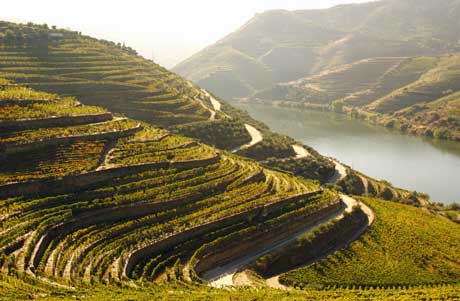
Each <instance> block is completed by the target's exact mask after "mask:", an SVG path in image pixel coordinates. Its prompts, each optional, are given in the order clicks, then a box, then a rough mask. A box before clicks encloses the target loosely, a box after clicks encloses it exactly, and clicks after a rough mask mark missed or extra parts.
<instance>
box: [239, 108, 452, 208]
mask: <svg viewBox="0 0 460 301" xmlns="http://www.w3.org/2000/svg"><path fill="white" fill-rule="evenodd" d="M237 106H238V107H239V108H241V109H244V110H246V111H248V112H249V113H250V114H251V116H252V117H254V118H255V119H258V120H260V121H263V122H265V123H266V124H267V125H268V126H269V127H270V128H271V129H272V130H274V131H276V132H278V133H282V134H286V135H289V136H291V137H293V138H295V139H297V140H299V141H300V142H303V143H304V144H306V145H309V146H311V147H313V148H315V149H316V150H317V151H319V152H320V153H321V154H323V155H326V156H330V157H334V158H337V159H339V160H340V161H342V162H343V163H345V164H347V165H350V166H352V167H353V168H354V169H356V170H359V171H361V172H363V173H365V174H367V175H369V176H371V177H373V178H376V179H384V180H387V181H389V182H391V183H392V184H393V185H395V186H396V187H400V188H404V189H408V190H411V191H414V190H415V191H419V192H424V193H428V194H429V195H430V196H431V200H432V201H438V202H443V203H445V204H449V203H452V202H454V201H457V202H459V201H460V143H456V142H449V141H437V140H432V139H427V138H421V137H414V136H410V135H405V134H401V133H399V132H395V131H390V130H387V129H385V128H383V127H377V126H372V125H369V124H367V123H365V122H362V121H359V120H353V119H350V118H349V117H347V116H345V115H341V114H336V113H331V112H318V111H301V110H295V109H289V108H280V107H272V106H267V105H255V104H238V105H237Z"/></svg>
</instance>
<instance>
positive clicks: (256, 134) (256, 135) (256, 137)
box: [232, 124, 264, 153]
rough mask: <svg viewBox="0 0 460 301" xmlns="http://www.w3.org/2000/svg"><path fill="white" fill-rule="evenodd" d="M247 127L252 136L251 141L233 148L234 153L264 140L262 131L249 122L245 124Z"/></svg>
mask: <svg viewBox="0 0 460 301" xmlns="http://www.w3.org/2000/svg"><path fill="white" fill-rule="evenodd" d="M244 126H245V128H246V131H248V133H249V135H250V136H251V141H250V142H249V143H247V144H244V145H242V146H240V147H238V148H236V149H234V150H232V153H236V152H239V151H240V150H243V149H246V148H250V147H252V146H254V145H256V144H258V143H260V142H262V141H263V140H264V137H263V136H262V133H261V132H260V131H259V130H258V129H256V128H255V127H253V126H252V125H249V124H245V125H244Z"/></svg>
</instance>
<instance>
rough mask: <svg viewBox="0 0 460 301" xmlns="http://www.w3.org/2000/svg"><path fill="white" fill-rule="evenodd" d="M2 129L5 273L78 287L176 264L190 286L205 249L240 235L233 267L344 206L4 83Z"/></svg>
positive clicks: (283, 178) (176, 140)
mask: <svg viewBox="0 0 460 301" xmlns="http://www.w3.org/2000/svg"><path fill="white" fill-rule="evenodd" d="M0 127H1V128H2V131H1V134H0V160H1V164H0V204H1V209H0V210H1V211H0V221H1V225H0V257H1V271H2V273H4V274H8V273H9V274H16V273H19V274H20V275H22V274H26V275H29V276H30V277H39V278H40V279H42V280H44V279H48V280H47V281H48V282H49V281H51V280H52V281H54V282H57V283H64V284H67V285H80V284H81V283H89V282H105V283H107V282H109V283H113V282H117V283H119V282H122V283H124V282H126V281H128V280H139V281H147V282H152V281H161V280H162V279H163V278H164V277H165V276H166V274H165V272H167V271H168V269H169V268H173V267H175V269H176V272H177V273H176V276H175V277H177V278H183V279H189V280H191V279H194V278H193V277H194V276H193V275H194V271H193V265H191V264H188V261H189V260H190V259H191V258H192V257H193V256H194V254H196V252H198V250H199V249H200V247H202V246H204V245H206V244H211V245H213V246H215V247H216V248H222V247H221V246H220V244H221V243H222V242H225V243H227V244H228V243H229V241H232V239H231V238H232V237H235V239H236V238H239V240H238V243H239V245H240V248H241V249H237V252H233V251H232V252H231V253H230V254H226V253H225V252H226V251H223V254H226V255H225V259H226V260H229V259H231V258H232V257H234V256H241V254H240V253H239V252H243V253H244V252H245V251H247V250H252V249H254V248H258V247H259V244H260V243H263V241H264V239H265V237H266V239H273V235H275V236H276V235H280V236H281V237H282V236H283V235H289V233H290V232H291V231H295V229H296V228H297V227H301V225H302V224H303V223H304V222H305V220H308V219H314V218H317V215H319V216H321V215H322V214H325V212H328V211H329V210H334V208H336V207H337V206H339V204H340V200H339V199H338V197H337V195H336V194H334V193H331V192H328V193H325V192H323V190H322V189H320V187H319V185H318V184H316V183H314V182H311V181H306V180H299V179H297V178H294V177H292V176H290V175H286V174H282V173H279V172H274V171H270V170H267V169H264V168H262V167H261V166H259V165H258V164H257V163H256V162H254V161H250V160H246V159H242V158H239V157H236V156H234V155H231V154H229V153H225V152H222V151H219V150H217V149H215V148H212V147H209V146H206V145H203V144H200V143H198V142H196V141H193V140H191V139H189V138H184V137H180V136H174V135H171V134H170V133H169V132H167V131H166V130H162V129H158V128H154V127H152V126H150V125H148V124H146V123H142V122H138V121H134V120H131V119H127V118H124V117H120V116H114V115H112V114H111V113H109V112H107V111H105V110H103V109H100V108H98V107H87V106H83V105H81V104H80V103H79V102H78V101H76V100H75V99H72V98H61V97H58V96H57V95H54V94H48V93H44V92H37V91H35V90H31V89H28V88H24V87H22V86H18V85H15V84H12V83H10V82H8V81H4V80H2V82H1V89H0ZM275 228H276V229H277V231H276V233H275V232H272V231H268V230H269V229H275ZM224 238H225V239H224ZM252 238H257V239H252ZM238 250H240V251H238ZM228 251H230V250H228ZM196 256H198V255H195V257H196ZM214 260H215V259H214ZM205 261H206V258H202V259H201V262H205ZM217 263H218V261H217ZM168 277H169V276H168Z"/></svg>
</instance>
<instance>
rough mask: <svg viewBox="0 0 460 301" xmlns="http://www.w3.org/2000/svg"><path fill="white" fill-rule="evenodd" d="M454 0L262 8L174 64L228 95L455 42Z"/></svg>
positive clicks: (458, 39)
mask: <svg viewBox="0 0 460 301" xmlns="http://www.w3.org/2000/svg"><path fill="white" fill-rule="evenodd" d="M459 19H460V1H458V0H442V1H429V0H384V1H377V2H370V3H364V4H350V5H340V6H336V7H333V8H330V9H323V10H300V11H284V10H276V11H267V12H265V13H262V14H257V15H256V16H255V17H254V18H253V19H252V20H250V21H249V22H248V23H247V24H245V25H244V26H243V27H241V28H240V29H238V30H237V31H235V32H234V33H232V34H230V35H228V36H227V37H225V38H223V39H222V40H220V41H219V42H217V43H216V44H214V45H211V46H209V47H208V48H206V49H204V50H203V51H201V52H199V53H197V54H196V55H194V56H192V57H191V58H189V59H187V60H185V61H184V62H182V63H181V64H179V65H178V66H176V67H175V68H174V71H176V72H178V73H179V74H181V75H183V76H185V77H186V78H188V79H190V80H192V81H194V82H195V83H197V84H199V85H202V86H203V87H205V88H206V89H209V90H210V91H212V92H214V93H215V94H217V95H219V96H222V97H226V98H228V99H232V98H239V97H246V96H250V95H252V94H253V93H254V92H257V91H261V90H264V89H266V88H269V87H270V86H272V85H274V84H277V83H281V82H289V81H295V80H297V79H299V78H302V77H306V76H311V75H313V74H317V73H319V72H321V71H323V70H327V69H330V68H333V67H336V66H339V65H344V64H350V63H354V62H357V61H360V60H364V59H368V58H375V57H409V56H420V55H440V54H444V53H449V52H453V51H458V50H459V49H460V47H459V46H460V23H459V22H458V20H459Z"/></svg>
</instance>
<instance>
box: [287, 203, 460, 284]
mask: <svg viewBox="0 0 460 301" xmlns="http://www.w3.org/2000/svg"><path fill="white" fill-rule="evenodd" d="M361 200H362V201H364V202H366V203H367V204H368V205H370V206H371V207H372V209H373V210H374V211H375V213H376V216H377V220H376V222H375V224H373V225H372V227H371V229H370V231H369V233H368V234H366V235H364V236H363V238H362V239H361V240H359V241H356V242H355V243H353V244H352V245H351V246H350V247H349V248H347V249H346V250H343V251H340V252H338V253H335V254H333V255H330V256H328V257H327V258H326V259H324V260H321V261H319V262H318V263H316V264H314V265H312V266H311V267H308V268H302V269H299V270H295V271H292V272H289V273H287V274H285V275H283V276H282V281H283V282H284V283H288V284H290V285H293V286H302V287H308V286H309V285H320V286H330V285H337V286H346V287H352V286H364V287H365V286H372V287H399V286H413V285H431V284H439V283H457V282H458V281H459V278H458V275H459V266H460V265H459V262H460V257H459V253H458V239H459V237H460V236H459V235H460V231H459V229H458V227H459V226H458V225H455V224H453V223H451V222H449V221H446V220H445V219H443V218H441V217H439V216H436V215H434V214H432V213H429V212H425V211H424V210H421V209H417V208H413V207H409V206H406V205H400V204H396V203H390V202H385V201H382V200H377V199H366V198H361Z"/></svg>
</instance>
